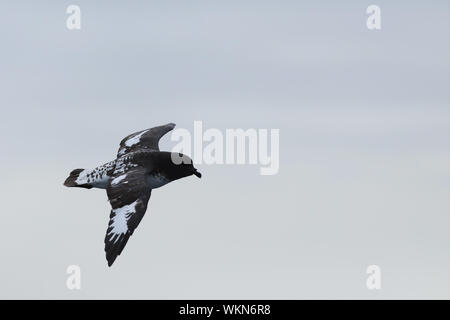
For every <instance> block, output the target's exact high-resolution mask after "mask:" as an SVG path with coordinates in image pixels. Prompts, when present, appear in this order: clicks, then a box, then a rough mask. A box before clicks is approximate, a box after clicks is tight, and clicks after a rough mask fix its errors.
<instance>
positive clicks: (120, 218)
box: [108, 199, 139, 243]
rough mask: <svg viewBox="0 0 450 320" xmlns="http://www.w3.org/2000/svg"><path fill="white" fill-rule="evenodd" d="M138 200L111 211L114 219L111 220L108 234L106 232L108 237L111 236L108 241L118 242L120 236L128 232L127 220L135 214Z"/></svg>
mask: <svg viewBox="0 0 450 320" xmlns="http://www.w3.org/2000/svg"><path fill="white" fill-rule="evenodd" d="M138 201H139V199H138V200H136V201H135V202H133V203H131V204H127V205H125V206H123V207H121V208H117V209H113V210H112V211H113V212H114V214H115V215H114V217H113V218H112V224H111V225H110V227H111V228H112V229H111V231H110V232H108V235H110V234H113V237H112V238H111V239H110V241H113V240H114V239H115V240H114V243H116V242H117V240H119V238H120V235H121V234H125V233H127V231H128V224H127V222H128V219H129V218H130V216H131V215H132V214H133V213H135V212H136V204H137V203H138Z"/></svg>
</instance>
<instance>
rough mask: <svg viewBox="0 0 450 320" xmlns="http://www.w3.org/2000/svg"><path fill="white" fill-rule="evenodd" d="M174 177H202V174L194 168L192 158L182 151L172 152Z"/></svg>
mask: <svg viewBox="0 0 450 320" xmlns="http://www.w3.org/2000/svg"><path fill="white" fill-rule="evenodd" d="M171 158H172V169H171V172H172V174H173V178H174V180H175V179H180V178H183V177H187V176H191V175H195V176H196V177H198V178H201V177H202V174H201V173H200V172H199V171H198V170H197V169H196V168H194V165H193V163H192V159H191V158H189V157H188V156H187V155H184V154H182V153H175V152H173V153H171Z"/></svg>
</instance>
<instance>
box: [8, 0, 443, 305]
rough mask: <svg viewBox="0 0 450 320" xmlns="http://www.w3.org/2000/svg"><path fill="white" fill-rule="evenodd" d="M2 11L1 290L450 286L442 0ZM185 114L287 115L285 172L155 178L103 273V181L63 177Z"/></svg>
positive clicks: (254, 169) (213, 170)
mask: <svg viewBox="0 0 450 320" xmlns="http://www.w3.org/2000/svg"><path fill="white" fill-rule="evenodd" d="M69 4H78V5H79V6H80V7H81V11H82V28H81V30H79V31H69V30H67V29H66V24H65V23H66V21H65V20H66V18H67V14H66V13H65V10H66V7H67V6H68V5H69ZM370 4H377V5H379V6H380V7H381V13H382V30H380V31H369V30H368V29H367V28H366V22H365V21H366V17H367V15H366V13H365V10H366V8H367V6H368V5H370ZM0 21H1V23H2V27H1V28H0V39H1V42H2V45H1V53H0V57H1V59H0V70H1V72H0V87H1V88H2V90H1V95H0V108H1V111H2V117H1V118H0V124H1V126H0V134H1V135H2V137H3V146H2V150H3V153H2V155H3V157H2V167H3V172H2V182H1V183H0V188H1V190H0V191H1V194H2V199H3V201H2V210H1V217H2V224H1V225H2V232H1V233H0V249H1V252H2V263H1V267H0V298H63V299H72V298H74V299H76V298H431V297H434V298H449V297H450V275H449V271H448V270H449V267H450V237H449V236H450V216H449V214H450V201H449V194H450V193H449V191H450V179H449V178H450V176H449V175H450V150H449V146H450V131H449V129H450V110H449V106H450V95H449V85H450V58H449V57H450V47H449V36H450V34H449V33H450V31H449V30H450V28H449V27H450V10H449V4H448V1H433V3H432V4H431V2H429V1H395V2H393V1H376V3H372V2H367V1H345V4H344V3H343V2H340V3H337V1H320V2H319V1H302V2H301V1H283V2H279V1H221V2H211V1H189V2H186V1H165V2H162V1H159V2H157V1H154V2H148V1H133V2H123V1H116V2H112V1H95V3H94V2H93V1H76V2H72V1H62V2H61V1H59V2H56V1H40V2H39V3H37V2H36V1H21V2H20V3H19V2H18V1H2V2H1V3H0ZM194 120H202V121H203V124H204V127H205V128H208V127H211V128H219V129H226V128H244V129H245V128H279V129H280V172H279V174H278V175H275V176H260V175H259V167H258V166H249V165H245V166H206V165H203V166H201V167H200V168H199V169H200V171H201V172H202V173H203V178H202V179H201V180H198V179H196V178H195V177H194V178H192V179H190V178H188V179H183V180H180V181H176V182H174V183H172V184H169V185H167V186H165V187H163V188H161V189H158V190H155V191H154V192H153V194H152V197H151V199H150V203H149V209H148V211H147V214H146V216H145V217H144V219H143V221H142V222H141V224H140V225H139V227H138V229H137V230H136V232H135V234H134V235H133V237H132V238H131V239H130V241H129V243H128V245H127V247H126V249H125V250H124V252H123V254H122V255H121V256H120V257H119V258H118V259H117V261H116V263H115V265H114V266H113V268H107V266H106V261H105V257H104V252H103V238H104V234H105V231H106V226H107V221H108V216H109V210H110V207H109V204H108V202H107V201H106V195H105V192H104V191H102V190H77V189H68V188H64V187H63V186H62V183H63V181H64V179H65V178H66V176H67V175H68V173H69V172H70V171H71V170H72V169H74V168H89V167H94V166H96V165H98V164H101V163H104V162H106V161H109V160H112V159H113V158H114V156H115V154H116V151H117V148H118V145H119V142H120V140H121V139H122V138H123V137H125V136H126V135H128V134H129V133H132V132H135V131H138V130H141V129H145V128H148V127H151V126H155V125H160V124H165V123H168V122H175V123H176V124H177V126H178V127H184V128H187V129H192V126H193V121H194ZM172 145H173V143H172V142H171V141H170V139H169V137H165V138H164V139H163V140H162V143H161V147H162V148H163V149H166V150H169V149H170V148H171V146H172ZM70 264H77V265H79V266H80V267H81V270H82V290H80V291H69V290H68V289H67V288H66V286H65V281H66V276H67V275H66V274H65V270H66V267H67V266H68V265H70ZM371 264H377V265H379V266H380V267H381V269H382V276H383V278H382V279H383V287H382V290H380V291H369V290H367V288H366V286H365V281H366V277H367V275H366V274H365V270H366V267H367V266H368V265H371Z"/></svg>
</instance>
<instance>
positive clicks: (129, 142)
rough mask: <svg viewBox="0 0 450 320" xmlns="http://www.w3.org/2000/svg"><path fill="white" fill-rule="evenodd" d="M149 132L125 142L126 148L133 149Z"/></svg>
mask: <svg viewBox="0 0 450 320" xmlns="http://www.w3.org/2000/svg"><path fill="white" fill-rule="evenodd" d="M147 131H148V130H145V131H142V132H141V133H139V134H137V135H135V136H134V137H131V138H130V139H128V140H127V141H125V146H127V147H131V146H133V145H135V144H136V143H139V141H141V137H142V135H143V134H144V133H146V132H147Z"/></svg>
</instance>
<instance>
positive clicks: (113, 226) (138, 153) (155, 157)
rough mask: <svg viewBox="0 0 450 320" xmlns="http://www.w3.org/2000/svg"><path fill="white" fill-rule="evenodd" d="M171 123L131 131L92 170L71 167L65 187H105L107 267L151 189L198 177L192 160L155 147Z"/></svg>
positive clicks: (139, 217)
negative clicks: (113, 153)
mask: <svg viewBox="0 0 450 320" xmlns="http://www.w3.org/2000/svg"><path fill="white" fill-rule="evenodd" d="M173 128H175V124H173V123H169V124H166V125H163V126H159V127H154V128H150V129H147V130H142V131H138V132H135V133H132V134H130V135H128V136H127V137H125V138H124V139H122V141H121V142H120V147H119V151H118V152H117V158H116V159H115V160H113V161H110V162H108V163H105V164H104V165H101V166H98V167H96V168H95V169H75V170H73V171H72V172H71V173H70V175H69V177H68V178H67V179H66V181H65V182H64V185H65V186H66V187H78V188H86V189H91V188H99V189H106V194H107V196H108V200H109V202H110V204H111V207H112V210H111V214H110V216H109V224H108V228H107V230H106V236H105V253H106V260H107V261H108V266H111V265H112V264H113V263H114V261H115V260H116V258H117V256H118V255H120V254H121V252H122V250H123V248H124V247H125V245H126V244H127V241H128V239H129V238H130V236H131V235H132V234H133V232H134V230H135V229H136V228H137V226H138V225H139V222H141V220H142V217H143V216H144V214H145V211H146V210H147V203H148V200H149V199H150V195H151V192H152V189H156V188H159V187H162V186H163V185H165V184H167V183H169V182H172V181H174V180H178V179H181V178H184V177H187V176H191V175H195V176H197V177H198V178H201V176H202V175H201V173H200V172H198V171H197V169H195V168H194V166H193V164H192V160H191V159H190V158H189V157H188V156H186V155H183V154H181V153H173V152H166V151H160V150H159V146H158V144H159V140H160V139H161V137H162V136H164V135H165V134H166V133H167V132H169V131H171V130H173Z"/></svg>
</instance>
